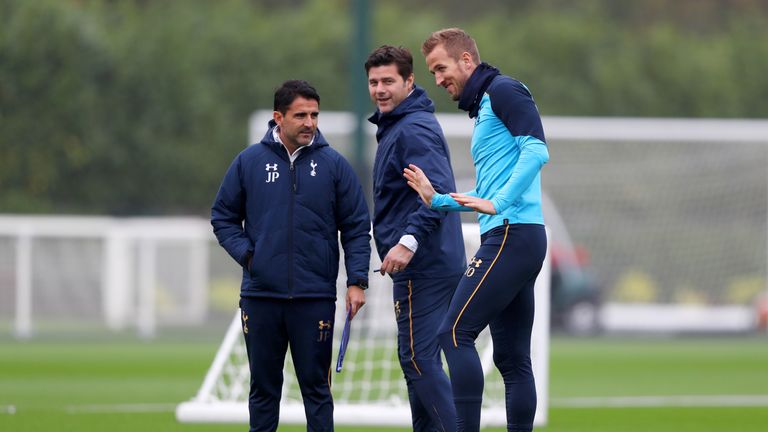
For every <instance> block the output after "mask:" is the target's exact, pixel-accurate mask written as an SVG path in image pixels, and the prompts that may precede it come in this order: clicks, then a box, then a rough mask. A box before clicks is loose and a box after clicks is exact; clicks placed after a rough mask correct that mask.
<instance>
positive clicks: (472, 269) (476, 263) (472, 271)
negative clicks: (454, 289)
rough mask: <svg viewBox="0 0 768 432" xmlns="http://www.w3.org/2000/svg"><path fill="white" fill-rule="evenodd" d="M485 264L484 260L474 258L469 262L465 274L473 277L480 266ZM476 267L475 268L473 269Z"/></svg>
mask: <svg viewBox="0 0 768 432" xmlns="http://www.w3.org/2000/svg"><path fill="white" fill-rule="evenodd" d="M482 263H483V260H481V259H477V258H475V257H472V259H471V260H469V265H468V266H467V271H466V272H464V274H465V275H466V276H467V277H472V275H474V274H475V269H476V268H479V267H480V264H482ZM472 266H474V267H472Z"/></svg>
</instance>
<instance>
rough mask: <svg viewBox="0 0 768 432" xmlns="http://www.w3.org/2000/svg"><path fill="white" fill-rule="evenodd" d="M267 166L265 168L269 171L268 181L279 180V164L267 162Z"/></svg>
mask: <svg viewBox="0 0 768 432" xmlns="http://www.w3.org/2000/svg"><path fill="white" fill-rule="evenodd" d="M266 165H267V167H266V168H265V169H266V171H267V183H274V182H276V181H277V178H278V177H280V173H279V172H277V164H272V165H270V164H266Z"/></svg>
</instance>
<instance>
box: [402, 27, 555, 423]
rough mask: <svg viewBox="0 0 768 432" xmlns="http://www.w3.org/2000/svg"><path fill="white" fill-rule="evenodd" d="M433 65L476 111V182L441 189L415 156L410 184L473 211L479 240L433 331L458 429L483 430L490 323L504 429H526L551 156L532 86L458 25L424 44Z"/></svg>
mask: <svg viewBox="0 0 768 432" xmlns="http://www.w3.org/2000/svg"><path fill="white" fill-rule="evenodd" d="M422 54H424V56H425V59H426V63H427V67H428V68H429V71H430V72H431V73H432V74H433V75H434V76H435V82H436V83H437V85H438V86H441V87H444V88H445V89H446V91H448V93H449V94H450V95H451V97H452V98H453V100H455V101H458V102H459V108H460V109H462V110H464V111H467V112H469V116H470V118H474V119H475V128H474V131H473V133H472V143H471V153H472V159H473V161H474V164H475V170H476V173H477V185H476V187H475V189H474V190H472V191H469V192H466V193H463V194H457V193H451V194H445V193H442V192H440V191H439V190H438V191H436V190H435V188H434V187H433V186H432V185H431V184H430V181H429V179H428V177H431V175H432V174H431V173H428V172H426V171H424V170H423V169H421V168H420V167H419V166H418V164H412V165H410V166H409V168H407V169H406V170H405V176H406V179H407V180H408V184H409V185H410V186H411V187H412V188H413V189H414V190H416V191H417V192H418V193H419V196H420V197H421V198H422V200H423V201H424V202H425V203H426V204H427V206H429V207H430V208H432V209H438V210H443V211H476V212H478V213H479V216H478V220H479V222H480V233H481V244H480V249H479V250H478V251H477V253H476V254H475V256H474V257H473V258H472V259H471V260H470V263H469V266H468V267H467V270H466V272H465V273H464V276H463V277H462V279H461V282H460V283H459V286H458V287H457V288H456V293H455V294H454V297H453V299H452V300H451V305H450V307H449V310H448V314H447V315H446V319H445V321H443V323H442V324H441V326H440V330H439V333H438V339H439V341H440V347H441V348H442V349H443V351H444V352H445V357H446V360H447V361H448V367H449V370H450V372H451V385H452V388H453V397H454V400H455V402H456V415H457V419H458V430H462V431H478V430H479V429H480V411H481V409H480V407H481V404H482V395H483V384H484V378H483V370H482V367H481V364H480V359H479V357H478V354H477V349H476V348H475V345H474V343H475V339H477V336H478V335H479V334H480V332H481V331H482V330H483V329H484V328H485V327H486V326H490V329H491V338H492V341H493V361H494V363H495V364H496V367H497V368H498V369H499V371H500V372H501V376H502V377H503V379H504V387H505V397H506V408H507V430H509V431H531V430H532V428H533V418H534V415H535V413H536V386H535V383H534V377H533V371H532V366H531V357H530V353H531V331H532V328H533V312H534V296H533V287H534V283H535V281H536V277H537V276H538V274H539V271H540V270H541V266H542V263H543V261H544V256H545V254H546V250H547V236H546V233H545V230H544V217H543V214H542V209H541V176H540V171H541V168H542V166H543V165H544V164H545V163H546V162H547V161H548V160H549V153H548V151H547V145H546V143H545V140H544V130H543V128H542V125H541V118H540V117H539V112H538V109H537V108H536V104H535V103H534V101H533V97H532V96H531V93H530V92H529V91H528V88H527V87H525V85H523V84H522V83H521V82H520V81H517V80H515V79H512V78H510V77H508V76H504V75H501V74H500V73H499V70H498V69H496V68H494V67H493V66H490V65H489V64H487V63H482V62H480V55H479V53H478V50H477V45H476V44H475V41H474V39H472V38H471V37H470V36H469V35H468V34H467V33H466V32H465V31H463V30H461V29H458V28H451V29H445V30H440V31H437V32H434V33H432V35H431V36H430V37H429V38H428V39H427V40H426V41H425V42H424V44H423V45H422Z"/></svg>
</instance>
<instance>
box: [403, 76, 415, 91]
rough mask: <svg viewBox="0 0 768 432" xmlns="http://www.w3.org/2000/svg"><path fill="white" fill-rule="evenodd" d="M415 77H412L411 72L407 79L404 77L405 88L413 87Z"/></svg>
mask: <svg viewBox="0 0 768 432" xmlns="http://www.w3.org/2000/svg"><path fill="white" fill-rule="evenodd" d="M415 79H416V78H414V77H413V74H411V75H410V76H408V79H406V80H405V88H407V89H412V88H413V81H414V80H415Z"/></svg>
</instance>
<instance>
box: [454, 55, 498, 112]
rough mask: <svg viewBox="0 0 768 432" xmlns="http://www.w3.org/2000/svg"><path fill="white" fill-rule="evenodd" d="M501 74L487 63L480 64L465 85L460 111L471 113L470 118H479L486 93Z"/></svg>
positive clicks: (460, 98) (460, 100) (460, 99)
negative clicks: (481, 102)
mask: <svg viewBox="0 0 768 432" xmlns="http://www.w3.org/2000/svg"><path fill="white" fill-rule="evenodd" d="M499 74H500V72H499V70H498V69H496V68H495V67H493V66H491V65H489V64H488V63H485V62H483V63H480V65H478V66H477V68H475V70H474V72H472V75H471V76H470V77H469V79H468V80H467V83H466V84H465V85H464V90H462V92H461V96H460V97H459V109H461V110H463V111H467V112H469V117H470V118H475V117H477V113H478V111H479V110H480V101H481V100H482V99H483V95H484V94H485V91H486V90H487V89H488V86H489V85H491V81H493V79H494V78H496V76H497V75H499Z"/></svg>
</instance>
